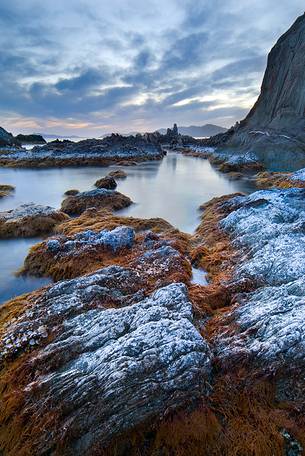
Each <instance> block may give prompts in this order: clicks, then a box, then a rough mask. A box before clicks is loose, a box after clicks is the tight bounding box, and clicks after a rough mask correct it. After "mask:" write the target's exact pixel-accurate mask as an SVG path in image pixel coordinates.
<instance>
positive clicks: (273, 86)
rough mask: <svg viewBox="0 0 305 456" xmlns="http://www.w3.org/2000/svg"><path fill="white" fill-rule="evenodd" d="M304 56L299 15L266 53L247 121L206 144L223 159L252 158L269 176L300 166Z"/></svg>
mask: <svg viewBox="0 0 305 456" xmlns="http://www.w3.org/2000/svg"><path fill="white" fill-rule="evenodd" d="M304 55H305V14H303V15H302V16H300V17H299V18H298V19H297V20H296V21H295V23H294V24H293V25H292V26H291V28H290V29H289V30H288V31H287V32H286V33H285V34H284V35H283V36H281V37H280V39H279V40H278V42H277V43H276V44H275V46H274V47H273V49H272V50H271V52H270V54H269V56H268V63H267V69H266V72H265V75H264V79H263V83H262V87H261V93H260V96H259V98H258V100H257V102H256V103H255V105H254V106H253V108H252V109H251V111H250V112H249V114H248V115H247V117H246V118H245V119H244V120H242V121H241V122H240V123H239V124H237V125H236V126H235V127H233V128H231V129H230V130H228V131H227V132H226V133H224V134H223V135H221V134H220V135H217V136H215V137H213V138H211V139H210V140H208V141H206V144H209V145H211V146H216V147H219V148H223V149H225V150H226V151H227V153H228V155H229V156H230V155H231V154H234V149H236V152H235V153H240V152H242V153H244V152H250V153H254V154H255V155H256V156H257V157H258V159H259V161H260V162H262V163H263V164H264V165H265V166H266V167H268V168H270V169H271V170H273V171H290V170H296V169H298V168H301V167H304V165H305V82H304V76H303V75H304V72H305V58H304ZM228 149H231V152H228Z"/></svg>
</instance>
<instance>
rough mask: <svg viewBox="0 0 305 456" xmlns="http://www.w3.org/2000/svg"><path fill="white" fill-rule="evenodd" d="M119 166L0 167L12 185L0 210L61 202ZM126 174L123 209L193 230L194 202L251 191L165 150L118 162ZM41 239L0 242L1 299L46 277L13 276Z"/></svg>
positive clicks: (120, 185)
mask: <svg viewBox="0 0 305 456" xmlns="http://www.w3.org/2000/svg"><path fill="white" fill-rule="evenodd" d="M116 168H118V167H112V168H103V167H76V168H58V169H10V168H0V183H1V184H11V185H15V186H16V191H15V193H14V194H13V195H12V196H9V197H7V198H2V199H1V200H0V211H1V210H7V209H12V208H14V207H16V206H18V205H20V204H23V203H28V202H31V201H33V202H35V203H39V204H44V205H50V206H53V207H56V208H59V207H60V204H61V201H62V199H63V194H64V192H65V191H66V190H68V189H70V188H76V189H78V190H80V191H83V190H88V189H90V188H93V184H94V182H95V181H96V180H97V179H98V178H100V177H102V176H104V175H106V174H107V173H108V172H109V171H110V170H111V169H116ZM120 168H121V169H124V171H126V173H127V174H128V177H127V178H126V179H122V180H118V190H119V191H120V192H122V193H125V194H126V195H128V196H129V197H131V199H132V200H133V201H134V202H135V203H136V204H133V205H132V206H130V207H129V208H127V209H124V210H123V211H121V214H125V215H132V216H136V217H144V218H148V217H162V218H164V219H166V220H168V221H169V222H170V223H172V224H173V225H174V226H176V227H177V228H179V229H180V230H182V231H186V232H192V231H193V230H194V229H195V227H196V226H197V225H198V219H199V213H198V207H199V206H200V205H201V204H202V203H204V202H206V201H208V200H210V199H211V198H213V197H215V196H221V195H224V194H229V193H234V192H240V191H242V192H245V193H249V192H251V191H253V190H254V188H253V186H251V185H250V184H249V183H248V182H245V181H230V180H228V178H227V177H226V176H225V175H223V174H220V173H218V172H217V171H215V169H213V168H212V166H211V165H210V164H209V162H208V161H207V160H203V159H200V158H194V157H185V156H183V155H177V154H175V153H169V154H168V155H167V156H166V157H165V158H164V160H163V161H162V162H149V163H142V164H139V165H138V166H127V167H120ZM38 241H39V239H16V240H9V241H6V240H1V241H0V257H1V264H0V302H3V301H5V300H7V299H9V298H10V297H12V296H14V295H18V294H21V293H24V292H27V291H31V290H34V289H36V288H38V287H39V286H41V285H43V284H45V283H47V280H46V279H35V278H26V279H24V278H21V277H19V278H17V277H15V276H14V273H15V271H16V270H18V269H19V268H20V267H21V266H22V264H23V260H24V258H25V256H26V254H27V251H28V249H29V248H30V247H31V246H32V245H33V244H35V243H36V242H38Z"/></svg>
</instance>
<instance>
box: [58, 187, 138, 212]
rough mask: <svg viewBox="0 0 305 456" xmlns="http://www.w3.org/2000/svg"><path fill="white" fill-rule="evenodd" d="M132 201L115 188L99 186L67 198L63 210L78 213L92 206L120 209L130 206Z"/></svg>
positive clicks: (62, 206) (63, 203)
mask: <svg viewBox="0 0 305 456" xmlns="http://www.w3.org/2000/svg"><path fill="white" fill-rule="evenodd" d="M130 204H132V201H131V199H130V198H128V196H125V195H123V194H122V193H120V192H116V191H114V190H108V189H105V188H98V189H95V190H89V191H86V192H81V193H78V194H76V195H73V196H68V197H67V198H65V199H64V200H63V202H62V204H61V210H62V211H63V212H66V213H67V214H69V215H77V214H81V213H82V212H84V211H85V210H86V209H89V208H91V207H95V208H106V209H111V210H114V211H115V210H119V209H123V208H124V207H128V206H130Z"/></svg>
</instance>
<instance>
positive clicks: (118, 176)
mask: <svg viewBox="0 0 305 456" xmlns="http://www.w3.org/2000/svg"><path fill="white" fill-rule="evenodd" d="M107 176H109V177H113V178H114V179H125V177H127V173H125V171H123V170H122V169H116V170H115V171H110V173H108V174H107Z"/></svg>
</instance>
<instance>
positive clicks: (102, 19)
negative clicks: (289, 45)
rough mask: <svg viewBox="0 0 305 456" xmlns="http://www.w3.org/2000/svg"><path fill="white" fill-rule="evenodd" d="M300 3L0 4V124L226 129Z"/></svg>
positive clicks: (87, 131)
mask: <svg viewBox="0 0 305 456" xmlns="http://www.w3.org/2000/svg"><path fill="white" fill-rule="evenodd" d="M303 12H304V2H303V0H282V1H281V2H279V1H278V0H247V1H246V2H245V1H243V0H240V1H237V0H226V1H223V0H221V1H220V0H201V1H200V0H145V2H143V1H142V0H128V1H127V0H111V1H109V0H71V1H64V0H43V1H42V0H26V1H25V0H10V1H9V0H0V27H1V35H0V42H1V52H0V125H1V126H3V127H5V128H6V129H8V130H10V131H13V132H14V133H17V132H33V131H35V132H44V133H55V132H56V133H58V134H76V135H81V136H82V135H83V136H87V135H90V136H99V135H101V134H103V133H105V132H112V131H121V132H128V131H134V130H137V131H145V130H154V129H156V128H159V127H167V126H169V125H171V124H172V123H173V122H174V121H175V122H177V123H178V124H180V125H189V124H197V125H201V124H204V123H207V122H208V123H216V124H219V125H223V126H230V125H232V124H234V123H235V121H236V120H240V119H241V118H243V117H244V116H245V114H246V113H247V111H248V110H249V108H250V107H251V105H252V104H253V102H254V101H255V99H256V97H257V95H258V93H259V87H260V84H261V80H262V76H263V72H264V69H265V65H266V58H267V53H268V52H269V50H270V48H271V47H272V46H273V44H274V43H275V41H276V40H277V38H278V37H279V36H280V35H281V34H282V33H283V32H284V31H286V29H287V28H288V27H289V26H290V25H291V24H292V22H294V20H295V19H296V18H297V16H299V15H300V14H302V13H303Z"/></svg>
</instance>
